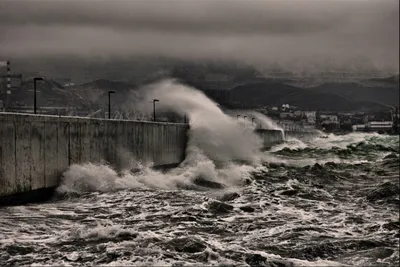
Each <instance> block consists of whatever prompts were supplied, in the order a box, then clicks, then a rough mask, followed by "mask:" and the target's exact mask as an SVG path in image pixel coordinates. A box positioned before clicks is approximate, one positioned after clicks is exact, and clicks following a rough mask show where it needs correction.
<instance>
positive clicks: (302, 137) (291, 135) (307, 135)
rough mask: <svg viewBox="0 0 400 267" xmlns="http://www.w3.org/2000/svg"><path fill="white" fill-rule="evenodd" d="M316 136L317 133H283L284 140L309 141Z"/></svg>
mask: <svg viewBox="0 0 400 267" xmlns="http://www.w3.org/2000/svg"><path fill="white" fill-rule="evenodd" d="M317 136H318V133H317V132H295V131H285V139H288V138H296V139H299V140H303V141H304V140H310V139H313V138H315V137H317Z"/></svg>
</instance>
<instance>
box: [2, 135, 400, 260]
mask: <svg viewBox="0 0 400 267" xmlns="http://www.w3.org/2000/svg"><path fill="white" fill-rule="evenodd" d="M182 168H184V167H182ZM218 168H220V169H224V170H223V171H216V170H218ZM218 175H220V176H223V178H221V179H217V178H218V177H217V178H216V177H215V176H218ZM231 177H235V178H232V180H235V182H234V183H233V182H232V183H230V182H229V179H230V178H231ZM64 179H65V183H64V184H63V186H62V187H61V188H60V190H59V191H60V192H62V194H60V195H58V196H57V197H56V198H55V199H52V200H51V201H48V202H46V203H40V204H29V205H23V206H14V207H2V208H0V265H4V266H21V265H39V266H44V265H52V266H54V265H58V266H60V265H65V266H69V265H72V266H78V265H79V266H86V265H115V266H121V265H127V266H149V265H152V266H171V265H172V266H190V265H197V266H198V265H202V266H204V265H215V266H243V265H250V266H398V264H399V237H400V235H399V226H400V225H399V224H400V222H399V205H400V201H399V137H398V136H383V135H365V134H352V135H348V136H329V137H328V138H317V139H315V140H312V141H310V142H309V143H303V142H300V141H298V140H288V141H287V142H286V143H284V144H281V145H278V146H276V147H273V148H272V149H271V150H270V151H267V152H265V160H264V164H263V166H257V167H249V166H246V165H240V164H236V165H235V166H234V167H232V166H230V167H226V166H217V167H216V166H212V164H211V163H209V162H205V163H204V164H200V165H198V166H197V169H195V170H193V169H190V170H185V171H182V170H181V171H180V172H179V171H177V170H174V171H170V172H167V173H159V172H155V171H149V170H140V169H135V170H131V171H129V172H125V173H116V172H114V171H113V170H112V169H110V168H109V167H108V166H102V165H100V166H97V165H90V164H89V165H81V166H73V167H72V168H71V169H70V170H69V171H68V172H67V173H66V174H65V178H64ZM68 179H69V181H68ZM164 180H167V181H168V182H165V181H164ZM68 182H69V183H68ZM172 185H173V186H172Z"/></svg>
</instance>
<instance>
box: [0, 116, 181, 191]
mask: <svg viewBox="0 0 400 267" xmlns="http://www.w3.org/2000/svg"><path fill="white" fill-rule="evenodd" d="M188 128H189V126H188V125H187V124H177V123H157V122H142V121H124V120H118V121H117V120H103V119H89V118H88V119H87V118H74V117H58V116H41V115H29V114H11V113H0V197H3V196H10V195H14V194H19V193H24V192H31V191H35V190H43V189H48V188H54V187H57V186H58V184H59V182H60V179H61V176H62V173H63V172H64V171H65V170H67V168H68V166H70V165H71V164H74V163H87V162H92V163H96V162H106V163H108V164H110V165H112V166H114V167H116V168H117V169H118V168H121V167H123V165H124V164H126V156H128V157H133V158H135V159H136V160H138V161H146V162H153V163H154V166H168V165H178V164H179V163H180V162H182V160H183V159H184V157H185V149H186V143H187V130H188ZM124 154H125V155H124Z"/></svg>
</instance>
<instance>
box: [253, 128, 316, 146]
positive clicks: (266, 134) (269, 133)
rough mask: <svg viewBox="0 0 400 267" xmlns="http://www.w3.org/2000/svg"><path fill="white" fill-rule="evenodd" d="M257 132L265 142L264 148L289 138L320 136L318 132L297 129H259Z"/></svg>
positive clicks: (305, 138)
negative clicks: (298, 130)
mask: <svg viewBox="0 0 400 267" xmlns="http://www.w3.org/2000/svg"><path fill="white" fill-rule="evenodd" d="M255 132H256V133H257V134H258V136H260V137H261V139H262V140H263V143H264V148H265V149H267V148H270V147H271V146H273V145H276V144H279V143H282V142H283V141H284V140H286V139H289V138H296V139H299V140H303V141H306V140H310V139H312V138H315V137H317V136H318V133H317V132H297V131H280V130H266V129H257V130H255Z"/></svg>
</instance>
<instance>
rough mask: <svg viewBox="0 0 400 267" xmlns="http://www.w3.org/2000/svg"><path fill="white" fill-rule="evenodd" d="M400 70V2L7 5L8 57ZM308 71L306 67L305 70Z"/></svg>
mask: <svg viewBox="0 0 400 267" xmlns="http://www.w3.org/2000/svg"><path fill="white" fill-rule="evenodd" d="M33 55H35V56H37V57H53V56H69V57H73V56H80V57H81V56H83V57H89V58H90V57H94V56H102V57H111V58H112V57H113V56H137V55H140V56H147V55H149V56H167V57H175V58H180V59H235V60H243V61H246V62H248V63H254V64H264V63H266V64H267V63H270V62H273V61H277V62H279V63H281V64H286V66H288V67H290V66H293V65H294V62H297V64H304V66H307V65H309V64H313V63H314V62H316V61H319V62H326V61H332V60H334V62H335V64H336V65H346V64H349V62H351V61H352V60H353V59H356V58H364V59H367V60H369V61H370V62H372V64H374V66H376V67H378V68H391V69H395V70H398V68H399V3H398V0H369V1H368V0H279V1H278V0H235V1H231V0H205V1H201V0H180V1H178V0H171V1H169V0H145V1H141V0H125V1H119V0H108V1H104V0H79V1H76V0H69V1H67V0H47V1H43V0H31V1H23V0H0V56H3V57H4V56H6V57H13V58H24V57H32V56H33ZM299 62H300V63H299Z"/></svg>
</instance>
